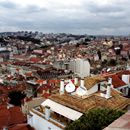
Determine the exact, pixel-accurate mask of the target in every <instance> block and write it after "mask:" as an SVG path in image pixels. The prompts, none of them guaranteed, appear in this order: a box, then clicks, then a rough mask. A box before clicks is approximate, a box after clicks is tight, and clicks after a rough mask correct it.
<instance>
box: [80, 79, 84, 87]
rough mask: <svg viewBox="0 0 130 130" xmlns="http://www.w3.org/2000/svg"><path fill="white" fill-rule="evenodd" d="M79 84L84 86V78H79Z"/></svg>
mask: <svg viewBox="0 0 130 130" xmlns="http://www.w3.org/2000/svg"><path fill="white" fill-rule="evenodd" d="M80 86H81V87H84V79H81V80H80Z"/></svg>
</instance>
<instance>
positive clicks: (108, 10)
mask: <svg viewBox="0 0 130 130" xmlns="http://www.w3.org/2000/svg"><path fill="white" fill-rule="evenodd" d="M129 14H130V0H73V1H71V0H0V32H6V31H20V30H28V31H40V32H43V33H51V32H53V33H60V32H65V33H74V34H95V35H99V34H105V35H110V34H112V35H127V34H130V17H129Z"/></svg>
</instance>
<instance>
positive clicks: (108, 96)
mask: <svg viewBox="0 0 130 130" xmlns="http://www.w3.org/2000/svg"><path fill="white" fill-rule="evenodd" d="M110 97H111V85H107V91H106V95H105V98H106V99H108V98H110Z"/></svg>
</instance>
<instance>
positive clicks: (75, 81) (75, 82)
mask: <svg viewBox="0 0 130 130" xmlns="http://www.w3.org/2000/svg"><path fill="white" fill-rule="evenodd" d="M74 84H75V85H76V84H78V78H77V77H75V78H74Z"/></svg>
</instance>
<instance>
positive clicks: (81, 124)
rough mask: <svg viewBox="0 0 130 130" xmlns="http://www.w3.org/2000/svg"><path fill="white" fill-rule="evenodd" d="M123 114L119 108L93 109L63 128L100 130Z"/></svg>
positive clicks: (69, 129) (70, 129) (68, 129)
mask: <svg viewBox="0 0 130 130" xmlns="http://www.w3.org/2000/svg"><path fill="white" fill-rule="evenodd" d="M122 114H124V112H123V111H121V110H113V109H103V108H102V109H101V108H98V109H93V110H90V111H88V112H86V113H85V114H84V115H83V116H82V117H80V118H79V119H78V120H76V121H74V122H73V123H71V124H69V125H68V126H67V127H66V128H65V130H102V129H103V128H105V127H107V126H108V125H109V124H111V123H112V122H113V121H114V120H116V119H117V118H119V117H120V116H121V115H122Z"/></svg>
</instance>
